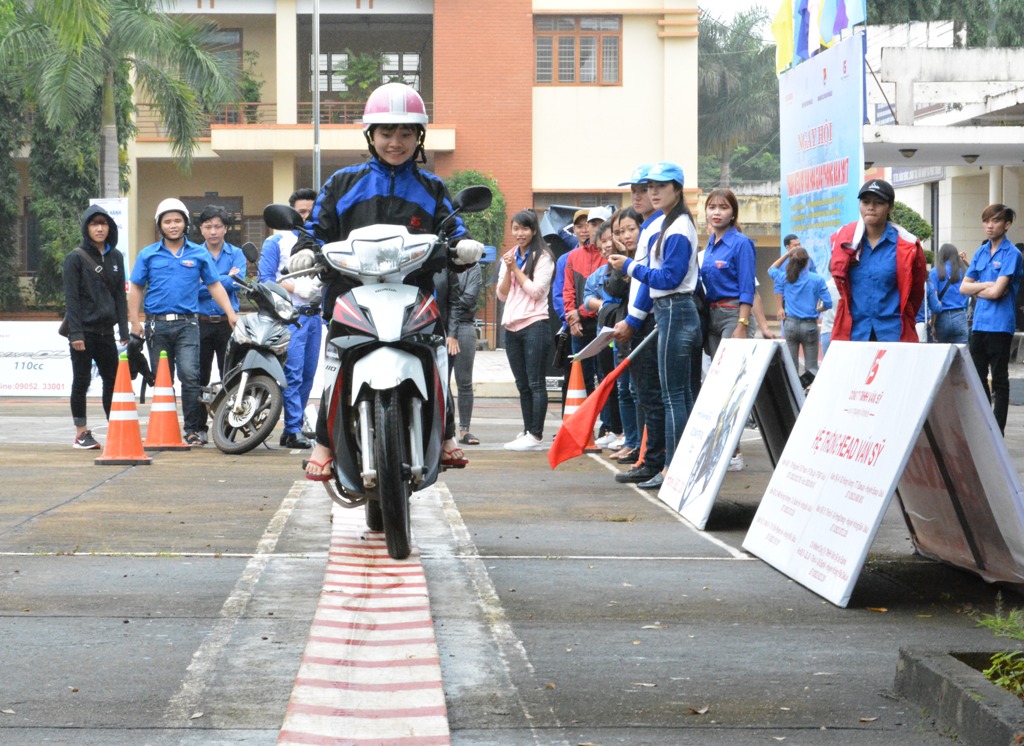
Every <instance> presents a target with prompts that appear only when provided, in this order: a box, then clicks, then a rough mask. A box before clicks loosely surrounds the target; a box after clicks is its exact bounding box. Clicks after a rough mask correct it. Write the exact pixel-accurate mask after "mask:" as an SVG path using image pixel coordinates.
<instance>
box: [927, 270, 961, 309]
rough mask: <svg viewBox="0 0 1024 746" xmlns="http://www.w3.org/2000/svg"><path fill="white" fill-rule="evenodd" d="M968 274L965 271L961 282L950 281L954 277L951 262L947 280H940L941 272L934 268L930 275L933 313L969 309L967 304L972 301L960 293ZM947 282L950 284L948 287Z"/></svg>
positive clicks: (929, 292)
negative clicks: (962, 283) (961, 285)
mask: <svg viewBox="0 0 1024 746" xmlns="http://www.w3.org/2000/svg"><path fill="white" fill-rule="evenodd" d="M966 274H967V270H963V272H961V274H960V279H959V280H952V279H950V278H951V277H952V276H953V267H952V265H951V264H950V262H946V279H945V280H940V279H939V270H938V269H936V268H934V267H932V271H931V272H929V273H928V310H929V311H930V312H931V313H933V314H936V313H942V312H943V311H962V310H964V309H965V308H967V303H968V302H969V301H970V300H971V299H970V298H969V297H967V296H966V295H962V294H961V293H960V283H961V282H963V278H964V276H965V275H966ZM947 282H948V283H949V285H948V287H947V285H946V283H947ZM943 288H945V290H943ZM940 290H941V291H942V297H941V298H940V297H939V291H940ZM921 306H922V308H923V307H924V304H923V303H922V304H921Z"/></svg>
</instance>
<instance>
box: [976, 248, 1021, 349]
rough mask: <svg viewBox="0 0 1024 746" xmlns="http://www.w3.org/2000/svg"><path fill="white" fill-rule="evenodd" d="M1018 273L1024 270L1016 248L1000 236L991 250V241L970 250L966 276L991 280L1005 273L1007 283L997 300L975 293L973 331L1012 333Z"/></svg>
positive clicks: (1014, 321)
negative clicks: (1008, 282) (972, 250)
mask: <svg viewBox="0 0 1024 746" xmlns="http://www.w3.org/2000/svg"><path fill="white" fill-rule="evenodd" d="M1021 274H1024V262H1022V260H1021V255H1020V251H1018V250H1017V247H1016V246H1014V245H1013V244H1012V243H1010V239H1008V238H1007V237H1006V236H1003V240H1002V242H1001V243H1000V244H999V246H998V247H996V250H995V253H993V252H992V242H991V241H986V242H985V243H983V244H982V245H981V247H980V248H979V249H978V250H977V251H976V252H974V257H972V258H971V266H970V267H968V268H967V276H968V277H970V278H971V279H972V280H974V281H976V282H995V281H996V280H997V279H999V278H1000V277H1009V278H1010V284H1009V285H1008V286H1007V289H1006V292H1005V293H1003V296H1002V297H1001V298H999V299H998V300H988V299H986V298H982V297H981V296H975V304H974V324H973V327H972V328H973V329H974V331H976V332H1005V333H1006V334H1013V332H1014V331H1015V329H1016V327H1017V317H1016V314H1015V312H1014V307H1013V306H1014V303H1015V302H1016V299H1017V290H1018V289H1020V279H1021Z"/></svg>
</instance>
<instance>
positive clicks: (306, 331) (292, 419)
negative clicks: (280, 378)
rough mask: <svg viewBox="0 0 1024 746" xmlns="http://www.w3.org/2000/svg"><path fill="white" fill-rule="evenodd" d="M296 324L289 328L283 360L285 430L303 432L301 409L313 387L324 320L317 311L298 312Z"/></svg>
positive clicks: (304, 406)
mask: <svg viewBox="0 0 1024 746" xmlns="http://www.w3.org/2000/svg"><path fill="white" fill-rule="evenodd" d="M299 324H301V326H299V327H298V328H297V329H292V338H291V341H290V342H288V357H287V359H286V360H285V363H284V375H285V380H286V381H287V382H288V388H286V389H285V390H284V431H285V432H286V433H299V432H302V413H303V411H304V410H305V409H306V402H308V401H309V392H310V391H312V389H313V378H314V376H316V369H317V366H318V365H319V363H320V338H321V336H322V335H323V329H324V324H323V320H322V319H321V318H320V315H319V314H317V315H316V316H299Z"/></svg>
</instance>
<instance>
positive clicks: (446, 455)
mask: <svg viewBox="0 0 1024 746" xmlns="http://www.w3.org/2000/svg"><path fill="white" fill-rule="evenodd" d="M427 120H428V118H427V110H426V107H425V106H424V104H423V99H422V98H420V95H419V94H418V93H417V92H416V91H415V90H414V89H413V88H411V87H410V86H408V85H405V84H403V83H386V84H384V85H382V86H380V87H379V88H377V89H376V90H375V91H374V92H373V93H371V94H370V97H369V99H368V100H367V102H366V108H365V110H364V112H363V134H364V136H365V137H366V143H367V145H368V146H369V150H370V155H371V158H370V159H369V160H368V161H367V162H365V163H361V164H358V165H355V166H349V167H347V168H343V169H341V170H340V171H337V172H335V173H334V174H333V175H332V176H331V177H330V178H329V179H328V180H327V182H326V183H325V184H324V185H323V188H322V189H321V190H320V195H319V196H318V197H317V200H316V204H315V205H314V207H313V214H312V215H311V216H310V220H309V222H310V223H311V224H312V227H313V232H314V235H315V236H316V239H317V240H318V241H320V242H321V243H328V242H331V241H342V240H344V239H345V238H347V237H348V234H349V233H350V232H351V231H352V230H354V229H356V228H361V227H363V226H367V225H374V224H377V223H383V224H387V225H404V226H405V227H406V228H407V229H408V230H409V232H410V233H433V234H436V233H439V232H440V228H441V224H442V223H443V222H444V220H445V219H446V218H447V217H448V216H449V215H450V214H451V212H452V209H453V208H452V203H451V199H450V198H449V196H448V191H447V189H446V188H445V186H444V183H443V182H442V181H441V180H440V179H439V178H438V177H437V176H435V175H434V174H432V173H430V172H429V171H425V170H423V169H421V168H420V167H419V165H418V164H419V163H423V162H425V161H426V156H425V155H424V152H423V143H424V139H425V137H426V132H427V128H426V125H427ZM448 235H449V236H450V237H451V239H452V244H453V245H454V246H455V250H456V253H457V257H456V258H455V259H454V260H452V261H451V264H452V265H453V266H452V269H454V270H455V271H460V270H461V269H464V268H465V267H467V266H469V265H471V264H474V263H475V262H476V261H477V260H478V259H479V258H480V257H481V255H482V254H483V244H481V243H480V242H479V241H475V240H473V238H472V237H471V236H470V235H469V233H468V232H467V231H466V226H465V225H464V224H463V223H462V220H461V219H460V218H458V217H456V218H455V221H454V227H453V228H452V229H450V230H449V232H448ZM292 258H293V260H295V259H296V258H297V257H296V256H293V257H292ZM311 260H312V253H311V252H310V261H311ZM300 264H301V262H300V261H297V262H296V267H297V266H300ZM296 267H292V269H293V270H294V269H295V268H296ZM443 269H444V266H438V267H435V266H429V267H428V266H424V268H423V274H422V277H421V282H420V285H421V286H422V287H423V288H424V289H426V290H432V289H433V284H432V282H433V275H434V274H435V273H436V272H438V271H440V270H443ZM347 289H348V288H347V287H346V286H345V284H344V283H343V282H342V281H341V280H340V278H328V279H327V280H326V284H325V287H324V295H323V309H324V318H325V319H327V321H328V322H330V320H331V312H332V311H333V309H334V301H335V299H336V298H337V297H338V295H339V294H341V293H342V292H345V291H346V290H347ZM329 334H330V332H329ZM325 410H326V408H325V407H323V406H321V407H320V412H319V416H318V417H317V424H316V431H317V432H316V441H317V442H316V445H315V447H314V450H313V452H312V453H311V454H310V457H309V459H308V461H307V467H306V476H307V477H308V478H310V479H314V480H318V481H324V480H326V479H328V478H330V475H331V472H332V469H331V467H332V463H331V462H332V458H333V456H332V454H331V448H330V438H329V437H328V433H327V422H326V415H325ZM448 410H449V414H450V415H451V416H450V417H449V422H447V423H446V424H445V444H444V446H443V455H442V460H441V463H442V464H443V465H445V466H450V467H452V466H453V467H461V466H465V465H466V459H465V454H464V453H463V451H462V449H460V448H459V445H458V443H457V441H456V440H455V419H454V413H453V412H452V407H451V406H449V408H448Z"/></svg>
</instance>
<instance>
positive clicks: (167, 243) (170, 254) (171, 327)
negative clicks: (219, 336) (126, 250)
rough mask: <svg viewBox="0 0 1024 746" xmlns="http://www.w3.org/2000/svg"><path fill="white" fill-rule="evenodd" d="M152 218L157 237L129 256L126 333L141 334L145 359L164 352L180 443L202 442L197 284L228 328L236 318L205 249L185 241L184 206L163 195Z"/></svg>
mask: <svg viewBox="0 0 1024 746" xmlns="http://www.w3.org/2000/svg"><path fill="white" fill-rule="evenodd" d="M155 219H156V225H157V230H158V231H159V233H160V236H161V239H160V240H159V241H157V242H156V243H154V244H150V245H149V246H147V247H145V248H144V249H142V251H140V252H139V255H138V257H137V258H136V260H135V266H134V268H133V269H132V276H131V278H129V289H128V321H129V324H130V327H131V333H132V334H136V335H138V336H140V337H141V336H145V337H146V340H147V342H148V344H149V357H150V360H152V361H154V363H155V362H156V361H157V360H159V358H160V353H161V352H164V351H165V352H167V361H168V362H169V363H170V368H171V377H172V378H173V377H174V374H175V371H177V374H178V380H179V381H181V410H182V418H183V419H184V426H185V433H186V435H185V442H186V443H188V444H189V445H193V446H201V445H204V444H205V441H204V440H203V439H202V437H201V436H200V435H199V433H200V432H201V431H202V430H203V426H204V425H205V423H206V411H205V409H204V408H203V405H202V403H201V402H200V401H199V394H200V386H199V319H198V311H199V288H200V286H202V285H205V286H206V288H207V290H209V291H210V297H211V298H212V299H213V301H214V302H215V303H216V304H217V306H218V307H220V309H221V310H222V311H223V312H224V315H225V316H227V319H228V323H229V324H230V325H231V327H232V328H234V326H235V322H236V321H237V320H238V316H237V315H236V314H235V310H234V308H232V307H231V300H230V299H229V298H228V294H227V291H225V290H224V287H223V286H222V285H221V284H220V272H219V271H218V270H217V266H216V265H215V264H214V262H213V257H211V256H210V252H208V251H207V250H206V249H204V248H203V247H202V246H199V245H198V244H195V243H192V242H191V241H189V240H188V237H187V235H186V234H187V232H188V208H187V207H185V204H184V203H183V202H182V201H181V200H179V199H174V198H168V199H165V200H163V201H162V202H161V203H160V204H159V205H157V208H156V215H155ZM143 299H145V308H143ZM143 310H145V317H146V325H145V330H143V325H142V321H141V318H142V311H143Z"/></svg>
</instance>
